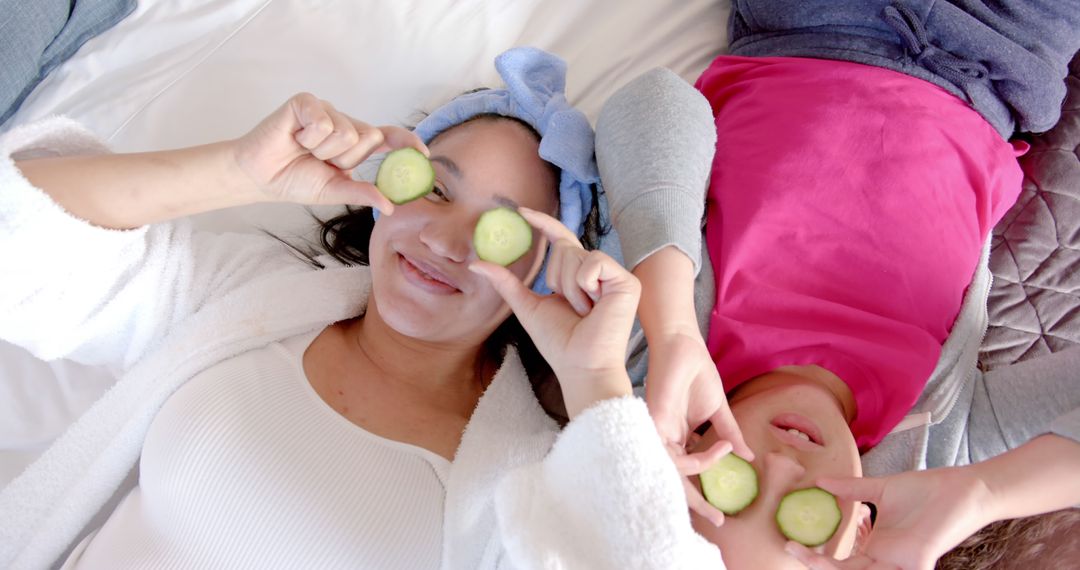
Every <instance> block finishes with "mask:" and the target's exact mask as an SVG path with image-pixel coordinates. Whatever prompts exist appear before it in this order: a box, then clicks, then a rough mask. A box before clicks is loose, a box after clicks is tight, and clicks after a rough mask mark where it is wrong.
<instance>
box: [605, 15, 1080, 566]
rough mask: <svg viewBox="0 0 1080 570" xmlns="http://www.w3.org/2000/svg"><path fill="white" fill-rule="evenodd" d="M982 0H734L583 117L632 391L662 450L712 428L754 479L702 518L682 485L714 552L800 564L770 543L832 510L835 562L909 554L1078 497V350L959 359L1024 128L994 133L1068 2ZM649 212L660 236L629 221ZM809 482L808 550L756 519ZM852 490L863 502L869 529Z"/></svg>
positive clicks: (1061, 46) (1045, 122) (1052, 104)
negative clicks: (696, 47)
mask: <svg viewBox="0 0 1080 570" xmlns="http://www.w3.org/2000/svg"><path fill="white" fill-rule="evenodd" d="M997 4H1002V5H1003V6H1004V5H1007V7H1000V8H999V9H993V10H992V9H990V8H987V7H985V6H984V5H983V3H981V2H968V1H965V0H957V1H954V2H943V1H939V2H936V3H935V2H910V1H909V2H885V1H873V2H837V1H835V0H821V1H811V2H806V1H790V0H761V1H756V2H755V1H749V0H747V1H737V2H735V3H734V10H733V14H732V22H731V30H732V45H731V52H732V54H731V55H724V56H720V57H718V58H717V59H716V60H715V61H714V62H713V63H712V65H711V66H709V68H708V69H706V70H705V72H704V73H703V74H702V75H701V77H700V78H699V79H698V81H697V84H696V87H697V88H698V90H699V91H700V93H695V92H694V90H693V89H691V88H690V87H689V86H688V85H686V84H685V83H683V82H682V81H680V80H679V79H678V78H677V77H675V76H674V75H673V74H669V73H665V72H663V71H656V72H653V73H650V74H648V75H646V76H645V77H642V78H640V79H638V80H636V81H635V82H633V83H631V84H630V85H628V86H627V87H625V88H624V89H623V90H622V91H621V92H619V93H617V94H616V95H615V96H614V97H612V99H611V100H610V101H609V102H608V103H607V104H606V106H605V108H604V110H603V111H602V113H601V116H600V118H599V121H598V123H597V157H598V164H599V168H600V171H601V175H602V179H603V181H604V185H605V189H606V191H607V193H608V196H609V198H610V200H611V206H612V216H613V222H614V225H615V228H616V230H617V231H618V232H619V235H620V238H621V239H622V240H623V242H624V248H623V254H624V258H625V260H626V262H627V266H628V267H631V268H633V272H634V273H635V275H637V276H638V277H639V278H640V280H641V282H642V303H641V308H640V311H639V312H640V319H641V323H642V326H643V328H644V333H645V335H646V336H648V340H649V354H648V357H649V358H648V362H647V365H646V364H642V363H641V362H637V363H635V365H634V366H633V367H632V369H633V370H634V372H635V375H636V376H643V375H644V373H645V371H646V368H647V372H648V380H647V382H646V384H645V387H646V399H647V401H648V403H649V407H650V411H651V412H652V414H653V415H654V417H655V419H656V422H657V425H658V428H659V429H660V431H661V435H662V437H663V438H664V439H665V442H666V443H667V444H669V446H670V448H671V449H672V450H673V453H675V455H676V457H677V461H678V462H679V464H680V465H681V466H683V467H685V468H686V469H684V470H685V471H687V472H689V471H696V470H699V469H700V467H701V466H700V465H697V463H699V462H700V461H699V460H700V458H692V457H691V458H687V457H680V456H679V454H680V453H681V450H682V448H683V446H684V445H690V446H691V447H692V448H694V449H711V446H713V445H714V444H713V443H712V442H714V441H718V440H719V441H721V443H720V444H718V445H724V446H734V448H735V453H736V454H737V455H741V456H742V457H744V458H745V459H747V460H750V461H751V464H752V469H753V471H755V472H756V473H757V475H758V487H757V488H756V490H751V491H746V493H745V494H746V499H747V500H750V499H752V500H751V501H750V502H749V504H748V505H741V506H740V507H745V508H743V509H742V510H741V511H739V512H738V513H737V514H735V515H734V516H728V517H727V518H726V522H724V523H723V525H722V526H716V525H717V524H718V523H719V522H720V521H722V520H724V517H723V515H722V514H721V513H720V512H719V511H718V510H717V509H716V508H714V507H713V506H711V505H710V504H709V503H708V502H706V500H705V499H704V498H703V497H702V495H701V493H700V492H699V489H698V487H697V485H698V481H697V480H696V479H694V480H690V479H687V481H686V485H687V489H688V496H689V497H690V504H691V507H692V508H693V509H694V511H695V516H694V520H695V528H697V529H698V530H699V531H700V532H701V533H702V534H703V535H704V536H706V537H708V538H709V539H710V540H712V541H713V542H715V543H716V544H718V545H720V547H721V550H722V552H723V556H724V559H725V561H726V562H727V564H728V566H729V567H731V568H786V567H793V568H799V567H801V565H800V563H799V562H798V561H797V560H796V559H795V558H794V557H793V556H792V555H791V554H789V553H788V552H786V551H785V548H787V549H790V550H792V551H793V552H795V553H797V554H798V556H799V558H800V559H801V560H802V561H803V562H806V563H808V564H809V565H810V566H812V567H814V568H827V567H831V566H832V565H833V564H838V563H837V562H836V561H835V560H833V558H834V557H835V558H844V557H846V556H847V555H848V554H849V553H851V551H852V544H853V542H854V541H855V538H856V536H857V535H859V534H860V529H861V531H862V532H861V534H862V535H863V538H864V540H863V541H862V548H861V551H860V552H861V553H862V554H864V555H865V556H866V558H857V559H855V560H852V561H849V562H848V563H847V565H849V566H850V567H853V568H861V567H865V565H867V564H869V563H870V561H871V559H877V560H878V562H879V563H881V566H875V567H892V566H891V565H895V566H898V567H901V568H929V567H931V566H932V565H933V562H934V560H935V559H936V558H937V557H938V556H940V555H941V554H942V553H944V552H945V551H946V550H948V549H949V548H951V547H952V546H953V545H955V544H957V543H958V542H959V541H960V540H962V539H963V538H964V537H965V536H967V535H969V534H971V533H972V532H974V531H976V530H978V529H979V528H980V527H981V526H983V525H985V524H987V523H989V522H991V521H994V520H998V519H1002V518H1011V517H1019V516H1025V515H1030V514H1035V513H1042V512H1046V511H1049V510H1054V509H1060V508H1063V507H1067V506H1070V505H1074V504H1077V503H1080V483H1078V482H1080V479H1077V478H1076V475H1075V473H1076V472H1077V469H1080V443H1078V440H1080V384H1078V383H1077V377H1076V373H1075V370H1076V368H1075V367H1070V366H1069V365H1068V361H1069V360H1071V362H1078V361H1080V353H1076V352H1075V351H1074V353H1073V354H1071V355H1067V356H1066V357H1065V358H1066V359H1067V360H1066V361H1065V362H1064V363H1061V362H1059V363H1058V365H1057V366H1056V369H1052V370H1042V371H1039V372H1040V373H1039V374H1031V373H1030V369H1027V370H1020V369H1018V370H1016V371H1015V372H1012V373H1008V372H1005V373H994V374H988V375H985V376H984V375H983V374H981V373H980V372H979V371H978V370H976V368H975V363H976V357H977V352H978V349H979V344H980V342H981V338H982V332H983V331H984V330H985V327H986V316H985V312H986V293H987V291H988V289H989V272H988V270H987V266H986V259H987V252H988V238H989V234H990V231H991V229H992V228H993V226H994V225H995V224H996V223H997V221H998V220H1000V219H1001V216H1002V215H1003V214H1004V212H1005V211H1006V210H1007V209H1008V208H1009V206H1010V205H1011V204H1012V203H1013V202H1014V201H1015V199H1016V196H1017V194H1018V193H1019V191H1020V184H1021V179H1022V173H1021V171H1020V167H1019V165H1018V163H1017V161H1016V159H1015V157H1016V156H1017V155H1018V154H1021V153H1023V152H1024V150H1025V145H1024V144H1023V143H1015V144H1010V143H1009V142H1008V141H1007V140H1006V137H1009V136H1011V134H1012V132H1013V130H1014V128H1019V129H1022V130H1025V131H1032V130H1045V129H1047V128H1049V127H1050V126H1052V125H1053V124H1054V123H1055V122H1056V120H1057V117H1058V115H1059V111H1060V105H1061V99H1062V96H1063V93H1064V86H1063V81H1062V79H1063V77H1064V75H1065V71H1066V64H1067V62H1068V61H1069V60H1070V59H1071V58H1072V55H1073V54H1074V53H1075V52H1076V50H1077V49H1078V48H1080V6H1078V5H1077V4H1078V3H1077V2H1075V1H1074V2H1065V3H1058V2H1052V3H1051V2H1036V3H1029V2H1023V3H1021V2H1003V3H996V4H995V5H997ZM702 95H704V97H702ZM714 150H715V154H714ZM706 189H707V193H708V194H707V199H705V200H703V199H702V198H703V194H704V193H705V192H706ZM641 201H647V202H648V203H650V204H652V205H653V206H654V212H656V214H655V215H653V216H642V215H641V214H640V212H641V210H640V209H638V206H639V204H640V202H641ZM703 213H704V220H705V228H704V234H702V232H701V229H700V225H699V223H698V222H699V220H701V219H702V218H703V215H702V214H703ZM657 227H662V228H663V229H664V230H665V231H666V239H664V240H659V241H655V242H646V243H644V244H643V243H642V242H640V241H637V236H636V234H637V233H639V232H641V233H648V232H653V231H654V230H655V228H657ZM703 241H704V244H705V246H706V247H704V248H703V247H702V242H703ZM703 250H704V251H703ZM699 252H703V253H707V258H706V259H701V257H703V256H702V255H701V253H699ZM699 266H700V274H699V275H698V278H697V282H696V290H695V271H696V270H697V268H698V267H699ZM973 275H974V276H975V278H974V279H972V276H973ZM695 293H696V298H697V306H696V307H695V302H694V301H695ZM695 308H696V309H697V311H696V314H695ZM699 326H700V327H702V330H703V333H704V338H705V340H703V336H702V333H700V332H699ZM721 378H722V384H721ZM1003 385H1004V386H1007V388H1008V392H1009V393H1012V394H1020V395H1021V397H1017V398H1008V397H999V395H1000V394H1001V393H1002V392H1001V390H1000V387H1001V386H1003ZM725 392H726V396H727V398H728V399H729V401H730V409H729V404H728V403H727V402H726V401H725V397H724V396H725ZM913 407H914V410H915V412H918V413H917V414H914V415H912V416H911V417H910V418H908V419H907V420H905V416H907V415H908V414H909V412H911V411H912V409H913ZM707 420H711V423H712V426H713V428H714V429H712V430H710V431H709V432H708V433H707V434H706V437H705V438H704V439H703V441H702V442H700V443H698V444H697V445H698V446H699V447H696V448H695V447H693V446H694V445H695V442H694V441H693V438H692V437H691V434H693V433H694V432H695V431H700V430H699V427H700V426H702V425H703V424H704V422H706V421H707ZM920 420H921V424H922V425H920V424H919V422H920ZM902 421H903V422H904V423H905V425H899V426H898V424H901V422H902ZM927 424H932V425H927ZM909 428H910V429H909ZM894 430H895V431H896V433H893V435H888V434H890V432H893V431H894ZM887 436H888V437H887ZM1029 440H1030V441H1029ZM860 451H861V452H864V453H866V454H865V455H864V456H863V457H862V461H860ZM867 452H868V453H867ZM712 455H713V456H715V455H716V453H713V454H712ZM994 455H999V456H998V457H993V456H994ZM707 456H708V455H707ZM992 457H993V458H992ZM982 460H986V461H983V462H981V463H977V462H980V461H982ZM969 462H971V463H973V465H972V466H970V467H963V468H958V469H945V470H931V471H926V472H923V473H919V474H905V475H900V476H898V477H896V478H890V479H884V480H866V481H860V480H858V479H852V478H853V477H856V478H857V477H859V476H860V475H861V474H862V465H863V464H866V465H867V466H868V468H869V469H871V470H873V472H874V473H877V474H883V473H887V472H890V471H891V472H895V471H897V470H898V469H912V468H916V467H920V466H921V467H947V466H952V465H955V464H964V463H969ZM690 467H693V468H694V469H692V470H691V469H690ZM744 471H746V472H749V468H746V469H744ZM706 482H707V478H703V479H702V486H703V487H705V486H708V485H707V483H706ZM815 486H820V487H824V488H825V489H827V490H829V491H832V492H834V493H835V494H836V495H838V496H839V498H840V499H841V500H840V503H839V507H840V509H839V510H840V512H838V513H836V517H835V519H834V518H829V517H826V518H824V519H822V521H825V520H828V521H829V522H828V523H825V522H822V523H821V524H822V525H825V524H828V525H830V528H828V529H826V530H831V529H832V528H834V527H831V525H832V524H834V523H835V524H838V525H839V530H838V531H837V532H835V534H831V535H829V536H830V537H831V538H828V540H827V541H825V542H824V544H823V545H822V547H821V549H820V550H821V552H820V553H817V554H812V553H810V552H808V551H807V550H806V549H803V548H800V547H799V546H798V545H796V544H793V543H791V542H789V541H787V540H786V539H785V533H783V532H782V530H783V528H782V527H783V526H784V524H783V521H781V524H778V522H777V519H778V518H782V517H781V514H780V505H781V502H782V501H783V500H784V498H785V496H787V495H788V494H789V493H791V492H794V491H798V490H801V489H804V488H810V487H815ZM702 490H706V491H707V489H702ZM858 501H868V502H872V503H875V504H876V506H877V507H878V517H877V525H876V528H875V529H874V530H873V531H872V532H870V531H869V524H868V523H869V510H868V509H866V508H863V507H861V506H860V505H859V504H858ZM728 510H729V512H735V511H737V510H738V508H728ZM791 534H792V533H787V535H788V536H791ZM807 542H813V541H807Z"/></svg>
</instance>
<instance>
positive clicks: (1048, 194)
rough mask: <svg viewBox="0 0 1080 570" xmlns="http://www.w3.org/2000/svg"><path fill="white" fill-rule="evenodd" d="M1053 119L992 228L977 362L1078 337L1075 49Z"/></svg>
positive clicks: (1079, 183) (1079, 157)
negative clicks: (1015, 195)
mask: <svg viewBox="0 0 1080 570" xmlns="http://www.w3.org/2000/svg"><path fill="white" fill-rule="evenodd" d="M1070 72H1071V75H1070V77H1069V78H1068V80H1067V83H1068V96H1067V99H1066V101H1065V105H1064V108H1063V112H1062V117H1061V121H1060V122H1059V123H1058V124H1057V126H1055V127H1054V128H1053V129H1052V130H1050V131H1049V132H1047V133H1045V134H1042V135H1039V136H1036V137H1033V138H1032V140H1031V151H1030V152H1028V154H1027V155H1025V156H1024V157H1022V158H1021V159H1020V163H1021V166H1022V167H1023V169H1024V189H1023V191H1022V193H1021V194H1020V198H1019V200H1018V201H1017V203H1016V205H1014V206H1013V207H1012V209H1010V210H1009V212H1008V213H1007V214H1006V215H1005V217H1004V218H1003V219H1002V221H1001V222H1000V223H999V224H998V226H997V227H996V228H994V234H993V241H992V243H991V247H992V249H991V254H990V270H991V272H992V273H993V275H994V284H993V287H992V288H991V289H990V299H989V302H988V304H989V313H990V328H989V330H988V331H987V334H986V338H985V339H984V341H983V348H982V352H981V354H980V362H981V364H982V366H983V367H984V368H985V369H992V368H996V367H1000V366H1004V365H1008V364H1011V363H1013V362H1018V361H1021V360H1028V359H1031V358H1037V357H1039V356H1041V355H1044V354H1049V353H1053V352H1058V351H1060V350H1064V349H1067V348H1070V347H1073V346H1077V345H1080V56H1077V58H1076V59H1074V60H1073V62H1072V65H1071V66H1070Z"/></svg>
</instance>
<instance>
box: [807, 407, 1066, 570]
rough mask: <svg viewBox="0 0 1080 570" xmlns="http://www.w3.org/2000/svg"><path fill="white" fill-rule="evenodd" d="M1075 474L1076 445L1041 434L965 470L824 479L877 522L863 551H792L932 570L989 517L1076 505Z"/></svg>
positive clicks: (822, 561) (811, 561)
mask: <svg viewBox="0 0 1080 570" xmlns="http://www.w3.org/2000/svg"><path fill="white" fill-rule="evenodd" d="M1074 428H1075V426H1074ZM1077 473H1080V442H1078V441H1076V440H1075V439H1071V438H1069V437H1062V436H1060V435H1056V434H1046V435H1042V436H1039V437H1037V438H1035V439H1033V440H1032V441H1030V442H1028V443H1025V444H1024V445H1021V446H1020V447H1017V448H1016V449H1013V450H1011V451H1008V452H1006V453H1003V454H1002V455H999V456H998V457H995V458H993V459H988V460H986V461H983V462H980V463H973V464H971V465H966V466H963V467H944V468H940V469H931V470H929V471H917V472H910V473H901V474H899V475H893V476H891V477H884V478H880V479H874V478H866V479H844V480H821V481H818V484H819V485H820V486H821V487H823V488H824V489H826V490H828V491H831V492H833V493H834V494H836V495H837V496H838V497H840V498H842V499H846V500H853V501H868V502H871V503H874V504H875V505H876V506H877V508H878V520H877V523H876V524H875V525H874V528H873V530H872V531H871V532H870V535H869V537H868V539H867V542H866V544H865V545H864V547H863V548H862V549H861V550H862V553H861V554H860V555H859V556H856V557H854V558H853V559H850V560H847V561H843V562H838V561H834V560H828V559H826V558H825V557H823V556H821V555H819V554H815V553H812V552H810V551H809V550H807V549H805V548H801V547H799V546H798V545H795V544H791V545H789V548H790V549H791V552H792V554H793V555H794V556H795V557H796V558H798V559H799V560H801V561H802V562H803V563H804V564H806V565H807V566H808V567H811V568H823V569H824V568H864V567H866V564H868V563H870V562H872V561H876V562H879V563H890V564H894V565H896V566H897V567H899V568H903V569H905V570H906V569H922V568H932V567H933V565H934V562H935V561H936V560H937V559H938V558H939V557H940V556H942V555H943V554H945V553H946V552H948V551H949V550H950V549H952V548H953V547H955V546H956V545H957V544H959V543H960V542H961V541H963V540H964V539H965V538H967V537H969V536H971V535H972V534H974V533H975V532H976V531H978V530H979V529H980V528H982V527H984V526H986V525H988V524H990V523H992V522H995V521H999V520H1004V519H1011V518H1019V517H1026V516H1031V515H1037V514H1041V513H1046V512H1050V511H1055V510H1059V509H1064V508H1068V507H1071V506H1074V505H1076V504H1078V503H1080V478H1078V477H1077Z"/></svg>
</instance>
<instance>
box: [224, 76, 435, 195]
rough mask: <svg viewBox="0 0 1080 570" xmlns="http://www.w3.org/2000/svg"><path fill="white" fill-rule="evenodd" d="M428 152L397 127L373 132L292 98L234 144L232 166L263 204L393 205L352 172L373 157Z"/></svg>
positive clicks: (314, 100)
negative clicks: (408, 150)
mask: <svg viewBox="0 0 1080 570" xmlns="http://www.w3.org/2000/svg"><path fill="white" fill-rule="evenodd" d="M403 147H413V148H415V149H417V150H419V151H420V152H422V153H424V154H425V155H427V154H428V150H427V147H426V146H424V143H423V142H421V141H420V139H419V138H418V137H417V136H416V135H415V134H414V133H412V132H410V131H408V130H406V129H402V128H400V127H374V126H371V125H368V124H366V123H363V122H361V121H357V120H356V119H353V118H352V117H349V116H348V115H345V114H344V113H342V112H340V111H338V110H337V109H335V108H334V107H333V105H331V104H330V103H327V102H326V101H322V100H320V99H319V98H318V97H315V96H314V95H311V94H310V93H301V94H299V95H294V96H293V97H292V98H290V99H289V100H288V101H286V102H285V104H284V105H282V106H281V107H279V108H278V109H277V110H276V111H274V112H273V113H271V114H270V116H268V117H267V118H265V119H263V121H262V122H261V123H259V124H258V125H257V126H256V127H255V128H254V129H252V130H251V132H249V133H247V134H246V135H244V136H242V137H240V138H239V139H237V140H236V141H235V146H234V148H235V157H236V163H237V165H238V166H239V167H240V170H241V171H242V172H243V173H244V174H245V175H246V176H247V178H249V179H250V181H251V182H252V183H253V184H254V185H255V186H256V187H257V190H258V192H260V193H261V194H262V195H263V196H264V197H265V198H266V199H267V200H271V201H279V202H295V203H299V204H349V205H358V206H374V207H376V208H378V209H379V210H380V211H381V212H383V213H387V214H389V213H391V212H392V211H393V208H394V206H393V204H392V203H391V202H390V201H389V200H387V199H386V197H385V196H383V195H382V194H381V193H379V191H378V190H377V189H376V188H375V185H373V184H371V183H370V182H363V181H356V180H353V179H352V178H351V176H350V172H351V171H352V169H354V168H356V166H357V165H359V164H360V163H361V162H363V161H364V160H366V159H367V158H368V157H369V156H371V155H372V154H373V153H376V152H384V151H388V150H393V149H398V148H403Z"/></svg>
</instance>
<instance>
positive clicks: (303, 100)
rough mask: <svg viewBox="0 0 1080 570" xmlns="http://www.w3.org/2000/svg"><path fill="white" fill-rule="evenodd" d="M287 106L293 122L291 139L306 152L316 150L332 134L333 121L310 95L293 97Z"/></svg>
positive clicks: (319, 101) (319, 100)
mask: <svg viewBox="0 0 1080 570" xmlns="http://www.w3.org/2000/svg"><path fill="white" fill-rule="evenodd" d="M287 106H288V107H289V108H291V109H292V113H291V114H292V117H293V119H294V120H295V123H294V124H293V125H292V127H293V128H294V129H295V133H294V134H293V138H294V139H295V140H296V142H297V143H298V144H299V145H300V146H302V147H304V148H305V149H307V150H308V151H311V150H313V149H315V148H317V147H318V146H319V145H320V144H322V143H323V141H325V140H326V137H328V136H330V133H332V132H334V120H333V119H332V118H331V117H330V113H329V112H328V111H327V109H326V106H325V105H323V102H322V100H321V99H319V98H318V97H316V96H314V95H312V94H311V93H300V94H298V95H294V96H293V97H292V98H291V99H289V102H288V103H287Z"/></svg>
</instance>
